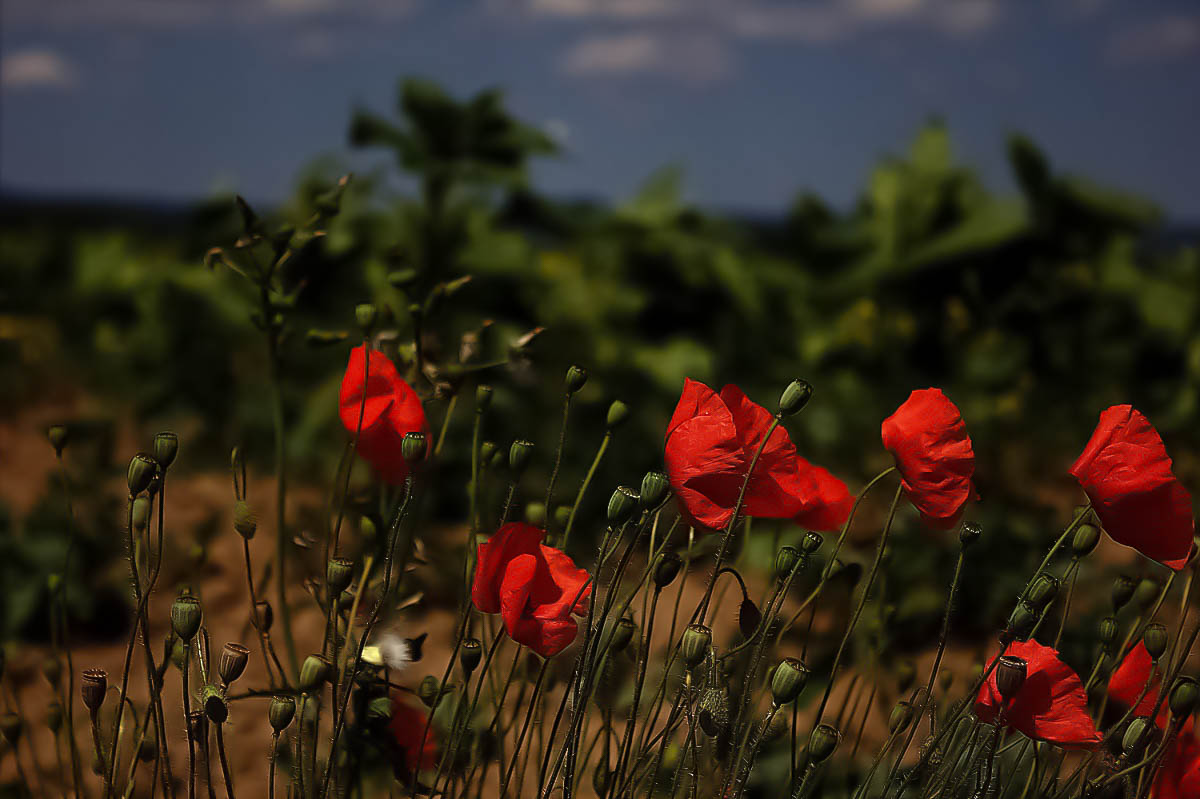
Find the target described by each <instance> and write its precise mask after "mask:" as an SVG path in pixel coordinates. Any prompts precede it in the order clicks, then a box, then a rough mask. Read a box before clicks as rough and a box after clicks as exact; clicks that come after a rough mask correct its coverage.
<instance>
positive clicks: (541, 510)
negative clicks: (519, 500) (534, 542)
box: [525, 502, 546, 529]
mask: <svg viewBox="0 0 1200 799" xmlns="http://www.w3.org/2000/svg"><path fill="white" fill-rule="evenodd" d="M525 521H527V522H529V523H530V524H532V525H533V526H534V527H541V528H543V529H545V527H546V504H545V503H544V502H530V503H529V504H528V505H526V506H525Z"/></svg>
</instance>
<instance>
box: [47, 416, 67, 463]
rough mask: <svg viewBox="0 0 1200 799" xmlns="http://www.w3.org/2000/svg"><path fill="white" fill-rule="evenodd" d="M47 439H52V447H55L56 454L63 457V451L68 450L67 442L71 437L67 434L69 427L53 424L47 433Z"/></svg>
mask: <svg viewBox="0 0 1200 799" xmlns="http://www.w3.org/2000/svg"><path fill="white" fill-rule="evenodd" d="M46 438H48V439H50V446H52V447H54V453H55V454H56V455H59V456H61V455H62V451H63V450H64V449H66V446H67V441H68V440H69V439H70V436H69V435H68V434H67V426H66V425H62V424H52V425H50V429H48V430H47V431H46Z"/></svg>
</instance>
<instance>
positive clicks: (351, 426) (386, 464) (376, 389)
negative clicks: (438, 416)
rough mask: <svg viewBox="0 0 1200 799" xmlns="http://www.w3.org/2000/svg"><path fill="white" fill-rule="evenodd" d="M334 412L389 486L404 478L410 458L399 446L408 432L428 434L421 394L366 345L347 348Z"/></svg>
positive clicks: (360, 450)
mask: <svg viewBox="0 0 1200 799" xmlns="http://www.w3.org/2000/svg"><path fill="white" fill-rule="evenodd" d="M364 388H365V389H366V400H365V401H364V399H363V389H364ZM338 415H339V416H340V417H341V420H342V426H343V427H345V428H346V431H347V432H348V433H350V435H354V434H355V433H356V432H357V433H358V442H357V445H356V450H357V451H358V454H359V455H361V456H362V458H363V460H365V461H367V462H368V463H370V464H371V466H373V467H374V468H375V470H376V471H377V472H379V475H380V477H382V478H383V479H384V480H385V481H387V482H388V483H390V484H391V485H399V484H401V483H403V482H404V478H406V477H407V476H408V463H407V462H406V461H405V460H404V456H403V455H402V454H401V452H400V445H401V443H402V442H403V441H404V436H406V435H407V434H409V433H415V432H420V433H424V434H425V435H426V436H428V435H429V423H428V422H427V421H426V419H425V409H424V407H423V406H422V405H421V398H420V397H418V396H417V392H415V391H413V390H412V387H411V386H409V385H408V383H406V382H404V379H403V378H401V377H400V373H399V372H397V371H396V365H395V364H393V363H392V362H391V360H390V359H389V358H388V357H387V356H386V355H384V354H383V353H382V352H379V351H378V350H369V349H368V348H367V346H366V345H365V344H361V345H359V346H357V347H355V348H354V349H353V350H351V351H350V362H349V363H348V364H347V366H346V373H345V375H344V376H343V377H342V388H341V392H340V394H339V396H338ZM360 417H361V420H362V424H361V426H360V424H359V420H360Z"/></svg>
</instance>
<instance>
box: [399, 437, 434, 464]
mask: <svg viewBox="0 0 1200 799" xmlns="http://www.w3.org/2000/svg"><path fill="white" fill-rule="evenodd" d="M428 449H429V443H428V442H427V441H426V440H425V434H424V433H422V432H420V431H413V432H411V433H405V434H404V440H403V441H401V442H400V455H401V456H403V458H404V460H405V461H407V462H408V463H417V462H418V461H423V460H425V453H426V451H428Z"/></svg>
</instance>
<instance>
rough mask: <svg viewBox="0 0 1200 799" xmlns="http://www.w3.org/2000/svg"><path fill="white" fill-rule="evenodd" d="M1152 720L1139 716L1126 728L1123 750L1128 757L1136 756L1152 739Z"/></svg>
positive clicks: (1122, 740)
mask: <svg viewBox="0 0 1200 799" xmlns="http://www.w3.org/2000/svg"><path fill="white" fill-rule="evenodd" d="M1151 726H1152V725H1151V724H1150V719H1149V718H1147V717H1145V716H1139V717H1137V718H1136V719H1134V720H1133V721H1131V722H1129V726H1128V727H1126V728H1125V736H1124V737H1123V738H1122V739H1121V749H1122V751H1124V752H1125V754H1126V755H1127V756H1130V757H1132V756H1134V755H1136V754H1137V753H1138V752H1139V751H1140V750H1141V749H1142V747H1143V746H1145V745H1146V742H1147V741H1148V740H1149V738H1150V728H1151Z"/></svg>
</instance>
